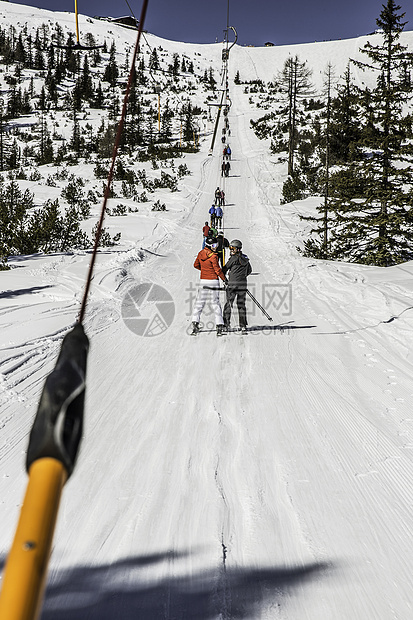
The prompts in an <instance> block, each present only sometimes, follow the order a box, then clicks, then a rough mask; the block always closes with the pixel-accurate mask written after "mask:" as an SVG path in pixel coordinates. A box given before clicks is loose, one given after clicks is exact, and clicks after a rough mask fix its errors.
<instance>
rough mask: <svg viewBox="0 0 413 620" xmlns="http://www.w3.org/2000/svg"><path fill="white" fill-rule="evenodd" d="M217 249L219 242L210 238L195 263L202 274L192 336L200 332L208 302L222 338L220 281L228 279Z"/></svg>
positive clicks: (222, 322) (218, 333) (193, 318)
mask: <svg viewBox="0 0 413 620" xmlns="http://www.w3.org/2000/svg"><path fill="white" fill-rule="evenodd" d="M217 248H218V242H217V240H216V238H214V237H208V238H207V240H206V242H205V248H204V249H203V250H201V251H200V252H199V253H198V256H197V257H196V259H195V262H194V267H195V269H199V270H200V272H201V279H200V281H199V290H198V295H197V298H196V302H195V307H194V311H193V313H192V334H191V335H196V334H197V333H198V331H199V321H200V318H201V314H202V310H203V309H204V306H205V304H206V302H207V301H210V303H211V306H212V308H213V310H214V314H215V325H216V328H217V336H221V335H222V333H223V329H224V320H223V318H222V308H221V304H220V302H219V288H220V287H219V280H220V279H221V280H222V281H223V282H224V283H226V282H227V279H226V277H225V275H224V273H223V271H222V269H221V267H220V266H219V263H218V255H217V253H216V250H217Z"/></svg>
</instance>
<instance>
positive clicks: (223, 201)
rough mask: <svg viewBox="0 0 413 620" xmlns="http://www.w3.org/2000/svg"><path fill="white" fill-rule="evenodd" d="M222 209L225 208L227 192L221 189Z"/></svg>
mask: <svg viewBox="0 0 413 620" xmlns="http://www.w3.org/2000/svg"><path fill="white" fill-rule="evenodd" d="M221 207H225V192H224V190H223V189H221Z"/></svg>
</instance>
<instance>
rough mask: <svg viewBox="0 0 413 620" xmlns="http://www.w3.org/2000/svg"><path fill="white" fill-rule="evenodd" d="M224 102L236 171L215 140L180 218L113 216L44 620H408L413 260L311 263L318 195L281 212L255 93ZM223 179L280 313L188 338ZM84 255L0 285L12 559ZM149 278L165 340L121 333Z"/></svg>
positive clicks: (0, 378)
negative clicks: (30, 451)
mask: <svg viewBox="0 0 413 620" xmlns="http://www.w3.org/2000/svg"><path fill="white" fill-rule="evenodd" d="M11 6H16V5H11ZM25 10H26V11H27V7H25ZM36 12H37V10H35V9H33V14H34V15H35V14H36ZM62 15H64V14H62ZM66 17H67V16H65V18H66ZM344 43H347V48H346V54H350V55H351V53H352V51H351V50H352V49H357V48H358V46H359V45H362V44H363V41H362V42H361V43H360V42H359V41H358V42H357V43H356V42H354V41H352V42H338V43H335V44H334V45H333V44H330V43H326V44H313V45H312V46H307V48H308V49H309V50H312V51H311V54H312V56H313V57H314V58H318V59H319V60H318V63H319V64H318V65H317V69H320V71H321V70H322V69H323V68H324V63H325V62H326V61H327V55H328V54H327V52H328V50H329V49H330V48H331V49H333V50H335V53H336V54H339V50H340V48H342V47H343V46H344ZM163 45H164V46H165V47H167V46H168V45H169V42H165V41H163ZM171 45H173V46H175V47H176V46H179V44H177V43H173V44H172V43H171ZM182 45H183V44H182ZM175 47H173V50H175ZM199 47H200V46H199ZM207 47H208V46H207ZM301 47H302V48H304V47H305V46H301ZM348 48H349V49H348ZM209 49H216V50H217V51H216V52H214V53H215V56H216V59H217V62H219V57H220V48H219V47H218V46H209ZM201 50H202V47H201ZM285 51H286V50H285V48H282V49H281V51H279V52H278V53H279V54H280V53H281V54H284V53H285ZM290 51H291V52H292V53H294V50H290ZM267 52H270V53H271V54H272V55H273V57H275V56H276V52H277V49H276V48H271V49H270V50H267V49H257V50H254V49H248V50H242V49H238V48H235V54H234V58H235V59H234V62H233V64H232V65H231V67H232V69H231V70H232V71H233V72H235V70H236V69H239V70H240V72H241V75H242V76H243V77H244V76H245V77H247V79H254V76H247V75H246V74H247V73H248V71H250V70H251V67H252V66H253V65H252V64H251V63H254V66H256V67H258V66H260V67H261V69H260V71H261V74H262V73H263V72H265V71H267V72H269V67H268V65H266V64H265V59H264V57H265V54H266V53H267ZM209 53H210V52H209V51H208V54H209ZM211 53H212V52H211ZM343 54H344V52H343ZM279 58H281V59H280V60H279V64H280V67H281V66H282V63H283V59H284V56H282V57H279ZM340 58H341V56H340ZM347 58H348V56H347ZM342 60H343V67H345V64H346V62H344V60H346V59H342ZM314 62H315V61H314ZM263 67H265V69H264V68H263ZM260 71H258V73H260ZM263 77H265V76H263ZM271 78H272V75H268V76H267V77H266V78H265V79H271ZM230 89H231V98H232V101H233V105H232V107H231V110H230V114H229V121H230V127H231V132H232V135H231V147H232V153H233V159H232V162H231V166H232V169H231V175H230V177H229V178H228V179H222V178H221V176H220V163H221V156H220V144H217V145H216V147H215V149H214V152H213V154H212V155H208V151H209V146H210V138H211V136H207V137H206V138H205V139H204V141H203V142H202V143H201V150H200V152H199V153H198V154H197V155H192V156H187V158H186V159H185V162H186V163H187V164H188V166H189V167H190V169H191V171H192V175H191V176H188V177H185V179H183V180H182V181H181V183H180V192H179V194H174V195H173V200H174V202H173V204H172V206H171V203H169V204H168V208H169V210H168V211H166V212H165V213H159V214H150V213H138V214H129V215H128V216H127V217H126V218H121V217H119V218H112V219H111V221H110V225H111V229H112V230H113V231H116V230H122V232H123V233H124V235H123V237H122V239H123V241H122V244H121V245H120V246H118V247H116V248H114V249H110V250H102V251H101V252H100V253H99V257H98V261H97V266H96V271H95V275H94V279H93V283H92V290H91V297H90V300H89V304H88V308H87V313H86V319H85V323H84V325H85V330H86V333H87V335H88V337H89V338H90V342H91V348H90V354H89V359H88V374H87V399H86V409H85V429H84V438H83V442H82V445H81V451H80V455H79V458H78V462H77V466H76V469H75V472H74V474H73V476H72V477H71V479H70V480H69V481H68V483H67V485H66V486H65V488H64V493H63V497H62V501H61V506H60V512H59V518H58V524H57V528H56V532H55V536H54V546H53V552H52V557H51V561H50V567H49V577H48V587H47V592H46V598H45V604H44V609H43V613H42V620H52V619H53V620H69V619H71V620H72V619H76V620H86V619H87V620H109V619H111V620H114V619H122V620H132V619H134V620H135V619H136V618H140V619H143V618H144V619H147V620H150V619H156V618H159V619H161V618H164V619H170V620H172V619H184V618H185V619H192V620H195V619H211V620H212V619H231V618H243V619H258V618H263V619H264V618H265V619H280V620H298V619H300V620H304V619H306V620H321V619H325V620H349V619H351V620H355V619H357V620H378V619H379V620H393V619H396V618H397V619H398V620H409V619H410V618H412V617H413V594H412V590H411V575H412V571H413V537H412V535H411V533H412V531H413V482H412V481H413V411H412V396H413V383H412V374H413V368H412V365H413V364H412V362H413V360H412V350H413V330H412V317H413V263H407V264H403V265H399V266H395V267H391V268H386V269H384V268H375V267H368V266H361V265H355V264H346V263H340V262H337V263H334V262H328V261H316V260H310V259H307V258H303V257H302V256H301V255H300V254H299V253H298V252H297V249H296V246H297V245H300V243H301V239H302V234H303V228H304V226H305V224H303V222H302V221H301V220H300V219H299V214H309V213H314V212H315V207H316V206H317V205H318V204H319V200H317V199H316V198H312V199H307V200H306V201H302V202H297V203H294V204H287V205H280V193H281V185H282V181H283V180H284V179H285V170H284V168H283V167H280V166H279V165H276V164H275V162H274V161H272V160H271V157H270V155H269V149H268V142H262V141H259V140H258V139H257V138H256V137H255V135H254V134H253V132H252V130H251V129H250V123H249V120H250V118H251V117H252V115H253V113H254V112H252V111H251V107H250V105H249V103H248V95H247V94H244V92H243V87H242V86H239V87H236V86H234V85H233V84H232V83H231V87H230ZM255 114H256V111H255ZM218 185H219V186H221V187H224V189H225V192H226V195H227V202H228V204H227V206H226V207H225V235H226V237H227V238H229V239H230V240H231V239H232V238H238V239H241V240H242V241H243V244H244V251H245V252H246V253H247V254H248V256H249V257H250V260H251V264H252V267H253V274H252V275H251V276H250V278H249V283H250V290H251V291H252V292H253V294H254V295H255V296H256V298H257V299H258V301H259V302H260V303H261V304H263V305H265V308H266V310H267V312H269V313H270V314H271V316H272V318H273V321H272V322H270V321H268V320H267V319H266V318H265V316H264V315H262V314H261V312H260V310H259V309H258V308H257V307H256V306H254V305H253V303H252V302H251V300H249V299H248V312H249V317H248V322H249V332H248V335H246V336H241V335H240V334H238V333H237V332H231V333H230V334H229V335H228V336H225V337H223V338H220V339H217V337H216V334H215V330H214V326H213V325H212V323H211V319H212V315H211V314H206V313H205V314H204V315H203V320H204V323H205V326H204V329H203V331H202V332H201V333H200V334H199V335H198V336H197V337H195V338H191V337H189V335H188V333H189V328H190V323H191V308H192V305H193V302H194V295H195V293H196V284H197V281H198V279H199V273H198V272H197V271H196V270H195V269H193V266H192V265H193V261H194V258H195V256H196V254H197V252H198V250H199V249H200V246H201V240H202V233H201V230H202V226H203V224H204V221H205V220H206V219H207V213H208V208H209V206H210V203H211V202H212V199H213V193H214V190H215V188H216V187H217V186H218ZM50 191H53V188H50ZM89 260H90V254H89V253H88V252H78V253H71V254H59V255H52V256H21V257H16V258H14V259H12V260H11V266H12V269H11V270H10V271H8V272H0V326H1V329H0V348H1V350H0V373H1V374H0V404H1V413H0V429H1V435H0V462H1V470H0V502H1V512H0V514H1V531H0V543H1V554H2V560H3V561H4V559H5V557H6V555H7V552H8V550H9V547H10V544H11V541H12V537H13V533H14V530H15V526H16V523H17V519H18V514H19V509H20V507H21V505H22V501H23V495H24V490H25V487H26V481H27V476H26V473H25V471H24V459H25V452H26V449H27V441H28V433H29V430H30V428H31V425H32V422H33V418H34V415H35V412H36V406H37V402H38V398H39V394H40V391H41V389H42V386H43V383H44V379H45V377H46V376H47V374H48V373H49V372H50V371H51V369H52V368H53V366H54V363H55V360H56V356H57V354H58V351H59V347H60V344H61V340H62V337H63V336H64V335H65V334H66V333H67V332H68V331H69V329H70V327H71V326H72V325H73V322H74V321H75V320H76V317H77V313H78V310H79V306H80V300H81V296H82V292H83V287H84V281H85V276H86V271H87V268H88V264H89ZM143 283H149V284H156V285H158V286H160V287H162V288H163V289H165V291H166V292H167V293H168V294H169V295H170V296H171V297H172V299H173V303H174V315H173V320H172V323H171V324H170V326H169V327H167V329H165V330H163V331H162V330H161V333H158V334H157V335H139V334H137V333H134V332H133V331H131V329H129V327H128V326H127V321H126V320H123V319H122V301H123V299H124V298H125V297H126V296H127V295H128V291H130V290H131V289H132V288H133V287H136V286H137V285H139V284H143ZM156 290H158V291H159V290H160V289H156ZM165 295H166V293H165ZM160 301H162V300H161V299H160ZM155 307H156V304H152V305H151V304H147V306H146V307H145V308H144V307H143V306H142V308H140V310H141V312H142V314H145V312H147V313H148V316H150V314H151V312H152V313H153V312H154V308H155ZM236 319H237V311H236V309H235V310H234V314H233V318H232V322H233V326H236V325H237V320H236Z"/></svg>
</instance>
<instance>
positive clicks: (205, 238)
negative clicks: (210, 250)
mask: <svg viewBox="0 0 413 620" xmlns="http://www.w3.org/2000/svg"><path fill="white" fill-rule="evenodd" d="M210 230H211V229H210V227H209V224H208V222H205V225H204V227H203V229H202V234H203V235H204V238H203V240H202V249H204V247H205V241H206V240H207V238H208V236H209V231H210Z"/></svg>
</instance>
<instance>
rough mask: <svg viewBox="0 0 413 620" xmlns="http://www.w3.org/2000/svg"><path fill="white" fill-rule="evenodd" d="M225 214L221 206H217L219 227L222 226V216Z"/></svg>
mask: <svg viewBox="0 0 413 620" xmlns="http://www.w3.org/2000/svg"><path fill="white" fill-rule="evenodd" d="M223 215H224V212H223V210H222V209H221V207H215V222H216V227H217V228H222V216H223Z"/></svg>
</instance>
